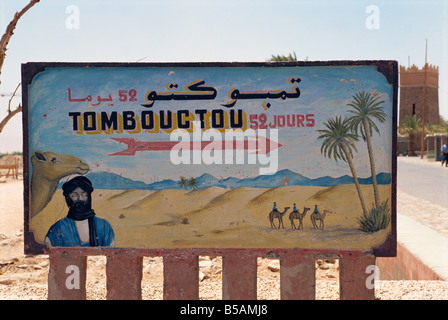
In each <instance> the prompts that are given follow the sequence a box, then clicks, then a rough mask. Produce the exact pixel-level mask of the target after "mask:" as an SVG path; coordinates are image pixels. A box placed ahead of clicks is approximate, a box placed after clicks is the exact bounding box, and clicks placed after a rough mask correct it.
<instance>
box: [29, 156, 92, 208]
mask: <svg viewBox="0 0 448 320" xmlns="http://www.w3.org/2000/svg"><path fill="white" fill-rule="evenodd" d="M31 164H32V165H33V175H32V177H31V217H34V216H36V215H37V214H38V213H39V212H40V211H42V210H43V209H44V208H45V206H46V205H47V204H48V202H50V200H51V198H52V197H53V194H54V193H55V191H56V189H57V187H58V183H59V180H60V179H61V178H63V177H66V176H69V175H71V174H82V175H84V174H86V173H87V172H89V170H90V167H89V165H88V164H87V163H86V162H85V161H84V160H82V159H80V158H78V157H75V156H72V155H66V154H57V153H54V152H42V151H40V150H36V151H34V153H33V156H32V157H31Z"/></svg>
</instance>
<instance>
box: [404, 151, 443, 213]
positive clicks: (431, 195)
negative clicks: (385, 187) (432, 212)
mask: <svg viewBox="0 0 448 320" xmlns="http://www.w3.org/2000/svg"><path fill="white" fill-rule="evenodd" d="M397 188H398V189H400V190H401V191H403V192H406V193H408V194H410V195H412V196H415V197H419V198H421V199H425V200H428V201H431V202H433V203H435V204H438V205H440V206H443V207H446V206H448V168H447V167H442V166H441V165H440V162H430V161H426V160H422V159H420V157H398V161H397Z"/></svg>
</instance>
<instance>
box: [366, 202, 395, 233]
mask: <svg viewBox="0 0 448 320" xmlns="http://www.w3.org/2000/svg"><path fill="white" fill-rule="evenodd" d="M388 202H389V199H387V200H386V201H385V202H383V203H382V204H381V205H379V206H378V207H374V208H372V209H371V210H370V213H369V214H368V216H365V215H364V216H362V217H361V218H360V219H359V230H361V231H364V232H368V233H373V232H376V231H379V230H381V229H386V228H387V226H388V225H389V223H390V216H389V211H390V210H389V206H388Z"/></svg>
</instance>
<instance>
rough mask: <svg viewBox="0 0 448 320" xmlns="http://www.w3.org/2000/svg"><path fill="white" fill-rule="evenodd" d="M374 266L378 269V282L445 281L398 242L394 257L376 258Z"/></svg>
mask: <svg viewBox="0 0 448 320" xmlns="http://www.w3.org/2000/svg"><path fill="white" fill-rule="evenodd" d="M376 265H377V266H378V268H379V269H380V280H445V279H443V278H442V277H441V276H439V275H438V274H437V273H435V272H434V271H433V270H432V269H431V268H429V267H428V266H427V265H425V264H424V263H423V262H422V261H421V260H420V259H418V258H417V257H415V256H414V255H413V254H412V253H411V252H410V251H409V250H408V249H406V247H405V246H404V245H402V244H401V243H400V242H398V243H397V256H396V257H394V258H377V259H376Z"/></svg>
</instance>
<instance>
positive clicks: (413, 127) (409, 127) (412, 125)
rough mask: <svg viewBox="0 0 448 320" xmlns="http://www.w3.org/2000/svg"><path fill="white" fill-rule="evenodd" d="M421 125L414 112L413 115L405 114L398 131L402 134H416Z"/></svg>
mask: <svg viewBox="0 0 448 320" xmlns="http://www.w3.org/2000/svg"><path fill="white" fill-rule="evenodd" d="M421 127H422V121H421V120H420V118H417V116H416V115H415V114H414V115H413V116H407V117H406V118H404V119H403V122H402V124H401V125H400V127H399V128H398V131H400V133H402V134H403V133H404V134H416V133H417V132H418V131H419V130H421Z"/></svg>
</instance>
